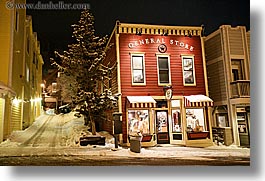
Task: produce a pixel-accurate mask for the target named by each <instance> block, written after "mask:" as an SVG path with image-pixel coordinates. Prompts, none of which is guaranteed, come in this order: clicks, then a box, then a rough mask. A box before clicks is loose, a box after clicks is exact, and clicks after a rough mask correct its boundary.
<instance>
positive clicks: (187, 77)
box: [182, 56, 196, 86]
mask: <svg viewBox="0 0 265 181" xmlns="http://www.w3.org/2000/svg"><path fill="white" fill-rule="evenodd" d="M182 73H183V84H184V86H196V80H195V67H194V56H182Z"/></svg>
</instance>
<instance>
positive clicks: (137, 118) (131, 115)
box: [128, 110, 150, 135]
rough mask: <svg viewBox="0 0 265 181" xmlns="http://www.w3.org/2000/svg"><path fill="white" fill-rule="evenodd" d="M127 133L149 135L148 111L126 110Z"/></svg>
mask: <svg viewBox="0 0 265 181" xmlns="http://www.w3.org/2000/svg"><path fill="white" fill-rule="evenodd" d="M128 129H129V130H128V132H129V134H134V133H138V132H140V133H141V134H143V135H144V134H150V125H149V112H148V110H128Z"/></svg>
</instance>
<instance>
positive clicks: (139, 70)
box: [131, 54, 146, 85]
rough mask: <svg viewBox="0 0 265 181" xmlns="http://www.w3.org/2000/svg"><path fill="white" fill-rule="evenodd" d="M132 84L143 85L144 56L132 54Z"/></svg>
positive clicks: (144, 82)
mask: <svg viewBox="0 0 265 181" xmlns="http://www.w3.org/2000/svg"><path fill="white" fill-rule="evenodd" d="M131 60H132V84H133V85H145V84H146V81H145V62H144V54H132V55H131Z"/></svg>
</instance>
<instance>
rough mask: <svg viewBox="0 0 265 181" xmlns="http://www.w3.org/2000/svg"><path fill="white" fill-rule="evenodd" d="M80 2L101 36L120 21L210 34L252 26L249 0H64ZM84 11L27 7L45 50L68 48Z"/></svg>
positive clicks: (29, 0)
mask: <svg viewBox="0 0 265 181" xmlns="http://www.w3.org/2000/svg"><path fill="white" fill-rule="evenodd" d="M40 1H41V2H42V3H47V2H49V1H52V2H53V3H57V2H58V0H46V1H45V0H40ZM60 1H62V0H60ZM32 2H34V3H36V2H37V1H33V0H27V3H32ZM78 2H84V3H89V4H90V9H91V12H92V13H93V15H94V17H95V29H96V33H97V34H98V35H110V34H111V32H112V29H113V28H114V25H115V21H116V20H120V21H121V22H124V23H143V24H159V25H175V26H181V25H186V26H200V25H201V24H204V26H205V34H206V35H207V34H209V33H211V32H213V31H214V30H216V29H218V27H219V26H220V25H223V24H230V25H232V26H237V25H243V26H246V27H247V29H249V28H250V1H249V0H64V3H78ZM80 12H81V10H27V14H30V15H32V17H33V30H34V31H36V32H37V33H38V38H39V40H40V42H41V47H42V48H41V49H42V52H44V51H48V52H53V51H54V50H67V45H68V44H69V43H70V42H71V41H72V38H71V36H72V28H71V25H72V24H74V23H76V22H77V21H78V20H79V17H80ZM44 58H45V59H47V57H44ZM45 61H46V60H45Z"/></svg>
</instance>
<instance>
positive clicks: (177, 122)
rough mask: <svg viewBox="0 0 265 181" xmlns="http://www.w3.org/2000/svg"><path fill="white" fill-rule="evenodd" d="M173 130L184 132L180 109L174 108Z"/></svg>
mask: <svg viewBox="0 0 265 181" xmlns="http://www.w3.org/2000/svg"><path fill="white" fill-rule="evenodd" d="M172 130H173V132H177V133H179V132H182V125H181V114H180V109H172Z"/></svg>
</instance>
